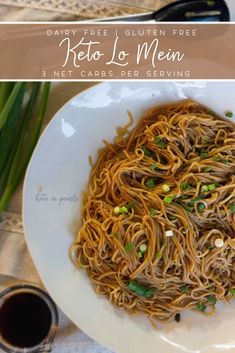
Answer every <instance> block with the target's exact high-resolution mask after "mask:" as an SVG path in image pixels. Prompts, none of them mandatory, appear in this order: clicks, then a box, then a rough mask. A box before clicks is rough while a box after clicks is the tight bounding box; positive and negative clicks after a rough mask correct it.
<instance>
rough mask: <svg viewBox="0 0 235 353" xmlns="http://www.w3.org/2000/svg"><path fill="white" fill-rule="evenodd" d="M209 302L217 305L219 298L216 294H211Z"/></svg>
mask: <svg viewBox="0 0 235 353" xmlns="http://www.w3.org/2000/svg"><path fill="white" fill-rule="evenodd" d="M207 300H208V302H209V303H210V304H211V305H215V304H216V303H217V299H216V297H215V296H214V295H209V297H208V298H207Z"/></svg>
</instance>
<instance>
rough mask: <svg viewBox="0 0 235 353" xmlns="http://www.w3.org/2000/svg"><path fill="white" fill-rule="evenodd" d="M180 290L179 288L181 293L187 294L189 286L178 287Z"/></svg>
mask: <svg viewBox="0 0 235 353" xmlns="http://www.w3.org/2000/svg"><path fill="white" fill-rule="evenodd" d="M180 290H181V292H182V293H185V294H187V293H188V292H189V286H183V287H181V288H180Z"/></svg>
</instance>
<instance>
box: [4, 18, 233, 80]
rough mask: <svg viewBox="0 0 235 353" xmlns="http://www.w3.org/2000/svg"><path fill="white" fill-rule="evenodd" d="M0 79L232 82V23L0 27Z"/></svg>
mask: <svg viewBox="0 0 235 353" xmlns="http://www.w3.org/2000/svg"><path fill="white" fill-rule="evenodd" d="M0 53H1V55H0V67H1V70H0V79H1V80H18V79H33V80H35V79H38V80H53V79H54V80H71V79H75V80H90V81H95V80H99V81H100V80H107V79H125V80H135V79H137V80H138V79H161V80H164V79H235V59H234V58H235V24H226V23H224V24H223V23H221V24H198V23H197V24H180V23H179V24H164V23H156V24H154V23H153V24H141V23H138V24H136V23H133V24H116V23H99V24H98V23H97V24H96V23H89V24H87V23H84V24H82V23H76V24H75V23H46V24H45V23H44V24H38V23H37V24H30V23H29V24H27V23H24V24H20V23H19V24H17V23H15V24H4V23H1V24H0Z"/></svg>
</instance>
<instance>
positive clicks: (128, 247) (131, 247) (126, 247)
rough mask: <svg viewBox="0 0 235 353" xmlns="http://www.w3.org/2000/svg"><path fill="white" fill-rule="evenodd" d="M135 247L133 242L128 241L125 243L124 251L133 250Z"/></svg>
mask: <svg viewBox="0 0 235 353" xmlns="http://www.w3.org/2000/svg"><path fill="white" fill-rule="evenodd" d="M134 248H135V245H134V244H133V243H128V244H126V245H125V247H124V249H125V250H126V252H129V251H131V250H133V249H134Z"/></svg>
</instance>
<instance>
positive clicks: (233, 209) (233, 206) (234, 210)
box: [229, 203, 235, 214]
mask: <svg viewBox="0 0 235 353" xmlns="http://www.w3.org/2000/svg"><path fill="white" fill-rule="evenodd" d="M229 211H230V213H231V214H234V212H235V203H233V204H231V205H230V206H229Z"/></svg>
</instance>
